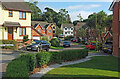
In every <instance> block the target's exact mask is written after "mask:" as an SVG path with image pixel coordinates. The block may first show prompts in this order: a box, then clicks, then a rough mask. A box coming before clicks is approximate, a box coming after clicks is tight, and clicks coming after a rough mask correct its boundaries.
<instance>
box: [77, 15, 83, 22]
mask: <svg viewBox="0 0 120 79" xmlns="http://www.w3.org/2000/svg"><path fill="white" fill-rule="evenodd" d="M77 17H78V18H79V19H80V22H81V21H83V18H82V16H81V14H79V15H78V16H77Z"/></svg>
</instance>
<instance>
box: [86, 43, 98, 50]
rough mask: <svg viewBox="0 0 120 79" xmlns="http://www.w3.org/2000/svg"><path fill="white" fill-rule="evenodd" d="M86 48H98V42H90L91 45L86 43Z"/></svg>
mask: <svg viewBox="0 0 120 79" xmlns="http://www.w3.org/2000/svg"><path fill="white" fill-rule="evenodd" d="M86 48H88V49H90V50H94V49H95V48H96V44H95V43H90V44H89V45H86Z"/></svg>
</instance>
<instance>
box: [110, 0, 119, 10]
mask: <svg viewBox="0 0 120 79" xmlns="http://www.w3.org/2000/svg"><path fill="white" fill-rule="evenodd" d="M119 1H120V0H113V2H112V4H111V5H110V7H109V10H110V11H112V10H113V7H114V5H115V3H116V2H119Z"/></svg>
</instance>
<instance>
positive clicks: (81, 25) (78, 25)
mask: <svg viewBox="0 0 120 79" xmlns="http://www.w3.org/2000/svg"><path fill="white" fill-rule="evenodd" d="M81 27H82V28H83V29H86V28H87V25H86V23H84V22H80V23H77V25H76V26H75V28H76V30H77V29H79V28H81Z"/></svg>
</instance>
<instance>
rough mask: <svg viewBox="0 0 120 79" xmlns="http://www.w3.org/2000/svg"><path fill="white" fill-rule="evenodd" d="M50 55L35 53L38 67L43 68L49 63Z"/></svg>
mask: <svg viewBox="0 0 120 79" xmlns="http://www.w3.org/2000/svg"><path fill="white" fill-rule="evenodd" d="M50 57H51V54H50V53H48V52H40V53H37V55H36V59H37V64H38V66H43V65H45V64H48V62H49V61H50Z"/></svg>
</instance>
